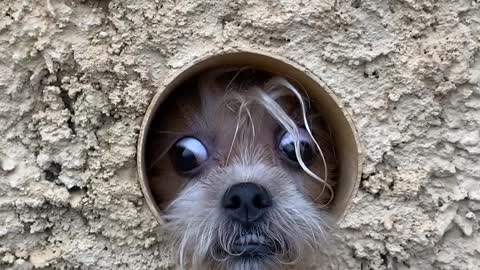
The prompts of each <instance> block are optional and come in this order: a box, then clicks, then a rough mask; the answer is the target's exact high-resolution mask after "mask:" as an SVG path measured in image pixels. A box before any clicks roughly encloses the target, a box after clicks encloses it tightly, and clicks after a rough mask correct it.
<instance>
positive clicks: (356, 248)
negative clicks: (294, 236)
mask: <svg viewBox="0 0 480 270" xmlns="http://www.w3.org/2000/svg"><path fill="white" fill-rule="evenodd" d="M479 37H480V2H479V1H478V0H458V1H449V0H442V1H440V0H439V1H434V0H389V1H387V0H384V1H382V0H352V1H342V0H325V1H315V0H303V1H293V0H281V1H264V0H244V1H238V2H236V3H233V1H207V0H178V1H159V0H157V1H153V0H112V1H110V2H109V1H105V0H96V1H93V0H87V1H85V0H84V1H80V0H69V1H65V2H62V1H60V0H41V1H35V0H23V1H20V0H18V1H17V0H3V1H1V2H0V74H1V76H0V165H1V166H0V179H1V180H0V269H32V268H36V269H52V268H53V269H167V268H168V267H170V266H171V259H170V257H169V255H168V253H167V252H166V251H165V250H164V248H165V245H164V244H163V243H164V239H165V235H162V230H161V228H160V227H158V226H156V225H155V221H154V220H153V217H152V216H151V214H150V212H149V211H148V209H147V207H146V205H145V204H144V202H143V199H142V194H141V192H140V189H139V185H138V184H137V175H136V170H135V151H136V149H135V147H136V144H135V143H136V139H137V136H138V132H139V125H140V122H141V119H142V116H143V114H144V112H145V110H146V107H147V105H148V103H149V101H150V99H151V98H152V95H153V93H154V92H155V91H156V89H158V87H159V86H160V85H162V83H163V82H164V80H165V79H166V77H168V76H169V75H171V74H172V73H174V72H175V71H176V70H177V69H178V68H181V67H182V66H184V65H185V64H187V63H189V62H191V61H192V60H193V59H195V58H197V57H199V56H201V55H204V54H206V53H208V52H211V51H213V50H215V49H218V48H222V47H224V48H229V47H235V46H247V47H253V48H257V49H261V50H265V51H270V52H273V53H278V54H280V55H282V56H285V57H287V58H291V59H293V60H294V61H296V62H297V63H299V64H301V65H303V66H305V67H307V68H308V69H310V70H311V71H313V72H314V73H315V74H317V75H318V76H319V77H321V78H322V79H323V80H324V81H325V82H326V83H327V84H328V85H329V86H330V87H331V88H332V89H333V91H334V92H335V93H336V94H337V95H338V96H339V97H340V98H341V100H342V101H343V102H344V103H345V105H346V107H347V108H348V109H349V110H350V111H351V113H352V115H353V118H354V119H355V121H356V124H357V127H358V130H359V133H360V136H361V140H362V144H363V147H364V149H365V150H364V152H365V155H364V160H363V163H364V172H363V177H362V183H361V188H360V191H359V192H358V194H357V196H356V198H355V200H354V205H353V208H352V209H351V211H350V212H349V214H348V215H347V217H346V218H345V220H344V221H343V222H342V223H341V224H340V228H341V230H340V231H339V233H338V238H339V241H338V244H337V246H332V247H331V249H332V250H333V253H334V254H336V256H335V257H336V267H337V268H338V269H362V270H366V269H375V270H377V269H378V270H380V269H480V233H479V227H480V225H479V219H480V158H479V155H480V144H479V141H480V133H479V132H480V131H479V126H480V125H479V124H480V53H479V50H480V39H479ZM324 268H327V269H333V268H334V267H332V266H328V265H324Z"/></svg>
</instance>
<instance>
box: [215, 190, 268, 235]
mask: <svg viewBox="0 0 480 270" xmlns="http://www.w3.org/2000/svg"><path fill="white" fill-rule="evenodd" d="M222 206H223V208H224V209H225V210H226V212H227V215H229V216H230V217H231V218H233V219H234V220H236V221H239V222H241V223H243V224H244V225H248V224H250V223H252V222H255V221H256V220H258V219H259V218H260V217H262V216H263V214H264V213H265V212H266V210H267V209H268V208H269V207H270V206H272V198H271V196H270V194H269V193H268V191H267V190H266V189H265V188H264V187H262V186H261V185H258V184H255V183H250V182H247V183H239V184H235V185H233V186H231V187H230V188H228V189H227V191H226V192H225V194H224V195H223V199H222Z"/></svg>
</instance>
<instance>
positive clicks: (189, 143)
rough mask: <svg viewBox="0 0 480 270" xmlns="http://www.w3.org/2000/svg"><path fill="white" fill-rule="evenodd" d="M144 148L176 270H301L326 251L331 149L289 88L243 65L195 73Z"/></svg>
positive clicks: (296, 89) (323, 128)
mask: <svg viewBox="0 0 480 270" xmlns="http://www.w3.org/2000/svg"><path fill="white" fill-rule="evenodd" d="M149 149H150V154H149V157H148V160H149V165H148V167H149V177H150V179H151V180H150V188H151V190H152V194H153V195H154V198H155V200H156V202H157V204H158V205H159V207H160V208H161V209H162V210H163V212H164V218H165V221H166V229H167V231H168V233H169V235H170V236H171V246H172V248H173V252H174V254H175V255H176V258H177V262H178V265H179V267H180V268H181V269H215V270H247V269H248V270H257V269H258V270H260V269H272V270H273V269H305V267H307V265H308V264H311V263H312V262H313V261H314V259H315V258H316V257H318V255H319V254H321V253H323V252H324V251H325V248H326V246H327V244H328V242H329V239H330V235H331V232H332V228H333V226H334V222H333V218H332V217H331V216H330V214H329V208H330V207H331V205H332V201H333V196H334V193H335V180H334V179H335V174H336V173H335V171H336V168H337V166H336V163H337V161H336V157H335V147H334V143H333V137H332V134H331V132H330V129H329V127H328V124H327V123H326V121H325V120H324V119H323V118H322V117H321V114H320V113H318V112H317V111H316V110H315V108H313V107H312V106H311V104H310V100H309V97H308V96H307V95H306V92H305V91H304V90H303V89H302V88H301V86H299V85H297V84H295V83H294V82H293V81H289V80H288V79H287V78H286V77H283V76H279V75H277V74H273V73H270V72H267V71H263V70H259V69H254V68H248V67H242V68H237V67H225V68H221V69H214V70H210V71H206V72H204V73H201V74H199V75H197V76H195V77H194V78H192V79H191V80H189V81H188V82H186V83H184V84H182V85H181V86H179V87H178V88H177V89H175V91H174V92H173V93H172V94H170V96H169V97H168V98H167V99H166V100H165V101H164V103H163V105H162V108H161V109H160V111H159V113H158V115H157V116H156V118H155V120H154V121H153V123H152V129H151V133H150V135H149Z"/></svg>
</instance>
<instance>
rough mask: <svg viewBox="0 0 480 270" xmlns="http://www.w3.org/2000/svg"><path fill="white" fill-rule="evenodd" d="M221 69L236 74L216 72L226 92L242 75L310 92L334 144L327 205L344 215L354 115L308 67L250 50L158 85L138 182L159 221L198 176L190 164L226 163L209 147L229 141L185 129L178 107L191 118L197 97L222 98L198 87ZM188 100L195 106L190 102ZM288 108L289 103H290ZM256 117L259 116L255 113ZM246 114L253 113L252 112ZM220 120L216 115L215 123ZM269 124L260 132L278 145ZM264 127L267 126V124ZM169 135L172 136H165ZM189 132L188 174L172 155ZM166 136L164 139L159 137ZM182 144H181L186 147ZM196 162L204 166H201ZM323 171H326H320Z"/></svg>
mask: <svg viewBox="0 0 480 270" xmlns="http://www.w3.org/2000/svg"><path fill="white" fill-rule="evenodd" d="M219 69H221V70H233V73H228V72H226V73H222V75H221V76H224V77H221V76H220V77H216V80H217V79H218V80H219V81H220V82H221V85H222V86H223V87H220V88H219V89H220V90H222V91H225V89H228V87H229V86H230V83H231V82H232V80H237V81H238V80H240V82H241V83H240V85H243V86H242V87H245V88H244V89H251V87H250V86H254V85H258V84H259V85H268V83H270V80H271V78H272V76H273V77H274V76H281V77H283V78H286V79H287V80H288V82H290V83H291V84H292V85H294V86H295V88H297V89H301V92H303V93H304V95H305V97H307V96H308V99H309V101H310V106H311V108H312V110H313V111H314V112H315V115H317V116H320V117H317V118H318V119H315V120H313V121H317V120H318V121H319V122H320V123H321V124H320V126H321V127H322V129H323V130H328V133H329V136H331V144H329V145H328V147H330V148H331V149H330V150H331V151H332V152H333V153H334V154H333V156H334V162H335V165H336V166H335V167H336V170H335V172H334V177H333V178H332V181H333V182H334V187H335V188H334V193H335V194H334V197H333V198H334V199H333V201H332V202H330V204H329V211H330V212H331V213H332V215H333V216H334V217H335V219H337V220H338V219H340V218H341V217H342V216H343V215H344V213H345V211H346V210H347V208H348V207H349V205H350V201H351V199H352V197H353V195H354V193H355V192H356V190H357V189H358V183H359V177H360V171H361V163H360V146H359V143H358V138H357V134H356V130H355V128H354V125H353V123H352V121H351V119H350V116H349V115H348V113H347V112H346V111H345V110H344V109H343V107H342V105H341V103H340V102H339V100H338V99H337V97H335V95H334V94H333V92H332V91H331V90H329V88H328V87H327V86H326V85H325V84H324V83H323V82H322V81H321V80H320V79H318V78H317V77H316V76H315V75H313V74H311V73H310V72H309V71H307V70H305V69H304V68H302V67H301V66H299V65H297V64H296V63H294V62H292V61H290V60H287V59H283V58H281V57H279V56H276V55H271V54H268V53H265V52H258V51H252V50H248V51H223V52H219V53H218V54H215V55H209V56H206V57H204V58H201V59H199V60H198V61H196V62H194V63H192V64H190V65H188V66H186V67H185V68H183V69H182V70H180V71H179V72H178V73H177V74H175V76H173V77H172V78H171V79H170V80H169V81H168V82H167V83H166V84H165V86H164V87H162V88H161V89H159V92H158V93H157V94H156V95H155V97H154V99H153V100H152V103H151V104H150V107H149V108H148V110H147V113H146V115H145V117H144V120H143V124H142V129H141V131H140V137H139V142H138V155H137V158H138V162H137V165H138V170H139V175H140V184H141V186H142V191H143V193H144V195H145V199H146V202H147V204H148V206H149V208H150V209H151V210H152V213H153V214H154V215H155V216H156V217H157V219H158V220H159V222H161V223H163V222H164V220H163V218H162V210H163V209H164V207H165V206H166V205H168V204H169V203H170V202H171V201H172V200H173V199H174V198H175V197H176V196H177V194H178V192H180V191H181V190H182V189H183V188H184V187H185V186H186V185H187V184H188V181H189V180H190V179H192V178H194V177H187V176H188V174H189V173H191V171H189V169H191V170H194V169H196V168H195V162H198V160H200V161H202V162H203V158H205V160H206V161H205V162H206V164H209V163H208V162H210V163H214V164H223V163H222V162H225V156H221V155H220V156H215V155H212V156H213V157H209V156H208V155H209V154H212V153H217V152H218V149H216V148H215V147H211V146H212V145H216V144H219V145H222V147H220V149H223V150H226V149H229V150H231V149H230V148H229V146H228V144H226V143H224V142H219V141H225V140H224V139H222V138H220V139H219V138H218V137H219V136H206V135H204V134H202V131H199V130H201V128H200V129H199V130H185V128H183V127H182V124H181V123H182V121H183V120H185V117H184V116H183V115H182V114H180V112H182V113H186V114H187V115H188V114H189V113H190V117H193V118H195V117H197V116H198V106H197V105H198V103H199V102H200V101H201V102H203V100H204V99H203V98H198V97H199V96H201V95H212V96H211V98H212V99H215V98H218V97H219V95H218V93H217V94H213V93H204V92H201V91H197V86H198V81H199V78H201V77H203V76H204V75H205V74H208V73H209V72H210V74H211V71H212V70H215V71H218V70H219ZM239 69H241V70H242V72H238V70H239ZM252 78H255V79H252ZM215 83H218V81H215ZM222 83H223V84H222ZM241 91H244V90H241ZM248 91H250V90H248ZM242 93H243V92H242ZM193 97H197V98H193ZM209 98H210V97H208V98H207V99H206V100H209ZM285 102H286V103H285V104H289V103H288V101H285ZM172 104H173V105H172ZM189 104H192V105H191V106H190V105H189ZM195 104H197V105H195ZM299 104H300V103H298V104H297V105H292V106H290V107H291V108H292V110H297V109H298V107H299ZM233 106H235V105H233ZM173 107H176V111H174V112H172V108H173ZM286 107H289V106H288V105H286ZM290 107H289V108H290ZM236 108H237V109H238V108H239V107H238V106H237V107H236ZM192 113H193V114H192ZM206 113H208V112H206ZM226 114H227V113H225V115H226ZM247 115H248V114H247ZM253 115H254V113H253ZM254 116H255V117H257V115H254ZM210 117H213V118H215V117H217V118H218V119H225V118H224V117H223V115H221V116H219V115H215V114H212V116H210ZM248 117H252V113H251V112H250V116H248ZM248 117H247V118H245V119H246V120H245V121H247V122H248V121H249V120H248ZM300 118H301V117H300ZM218 119H217V120H216V121H217V124H218ZM265 119H267V118H265ZM250 120H251V119H250ZM308 121H309V122H307V123H309V124H311V123H312V122H311V121H312V120H308ZM220 122H221V121H220ZM230 122H231V121H225V122H224V123H225V124H224V126H225V127H227V128H226V129H225V132H226V133H228V132H229V131H232V128H233V129H235V127H236V126H235V125H233V126H231V125H229V124H228V123H230ZM268 123H269V122H268V120H265V121H264V120H262V125H263V124H265V125H267V126H269V128H270V129H269V130H271V131H272V132H267V133H268V135H265V134H262V136H265V138H268V140H271V141H272V143H271V145H273V148H275V147H276V145H277V143H278V136H279V135H278V134H279V133H278V132H277V133H275V132H273V130H274V129H275V127H274V125H269V124H268ZM199 124H200V123H199ZM313 124H314V125H315V124H316V123H315V122H314V123H313ZM252 126H254V127H256V129H257V131H256V132H258V133H262V131H258V130H259V128H258V127H259V126H260V125H259V126H256V125H254V124H253V125H252ZM323 127H324V128H323ZM262 130H265V128H264V127H263V126H262ZM232 134H234V133H232ZM167 137H170V138H169V139H164V140H163V139H162V138H167ZM185 137H193V139H191V138H189V139H187V140H186V142H181V143H180V144H181V145H180V147H184V148H185V147H186V146H185V145H188V144H190V145H191V147H193V149H194V150H193V152H194V153H193V154H192V153H190V155H189V156H188V157H187V158H186V159H184V160H187V161H188V162H187V163H188V164H186V165H185V164H181V165H182V166H183V167H182V168H181V169H182V170H181V171H185V172H186V174H187V176H186V175H182V174H181V173H178V169H177V168H178V164H175V163H176V159H175V158H172V155H174V156H175V154H172V150H171V149H174V148H175V147H176V145H177V144H178V143H179V139H181V138H185ZM220 137H222V136H220ZM194 139H196V140H194ZM162 140H163V142H158V141H162ZM266 140H267V139H266ZM184 148H181V149H182V150H184ZM203 148H205V149H203ZM273 148H272V149H273ZM212 149H213V150H212ZM322 150H323V149H322ZM325 151H326V149H325ZM224 152H225V151H224ZM226 152H228V154H230V153H231V151H226ZM182 153H183V152H182ZM203 156H205V157H203ZM158 157H161V160H162V162H163V163H162V164H164V165H165V166H163V165H162V166H159V171H160V172H161V173H160V174H158V175H160V176H161V177H155V175H154V174H155V173H152V168H153V170H155V167H156V166H157V165H155V163H156V162H158V161H159V160H160V159H158ZM192 159H194V161H195V162H193V163H192V162H191V161H192ZM273 160H277V161H278V160H281V159H280V158H276V157H272V162H273ZM215 162H217V163H215ZM278 162H281V161H278ZM192 164H194V165H192ZM279 164H280V163H279ZM175 166H177V167H175ZM205 166H207V165H205ZM219 166H220V165H219ZM192 167H193V169H192ZM198 167H201V166H200V165H199V166H198ZM162 170H163V172H162ZM157 173H158V172H157ZM319 174H324V171H322V170H319ZM306 186H308V185H306ZM322 202H323V201H322Z"/></svg>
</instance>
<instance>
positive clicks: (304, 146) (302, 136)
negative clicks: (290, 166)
mask: <svg viewBox="0 0 480 270" xmlns="http://www.w3.org/2000/svg"><path fill="white" fill-rule="evenodd" d="M298 137H299V138H298V139H299V146H300V149H299V150H300V156H301V157H302V160H303V162H304V163H306V164H308V163H309V162H311V161H312V160H313V157H314V152H313V149H314V146H313V141H312V139H311V137H310V135H309V134H308V131H307V130H306V129H303V128H301V129H299V134H298ZM279 147H280V150H282V153H283V154H284V155H285V157H286V158H288V159H289V160H290V161H292V162H295V163H298V159H297V154H296V153H295V137H294V136H293V135H292V134H290V133H288V132H285V134H283V136H282V138H281V139H280V144H279Z"/></svg>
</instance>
